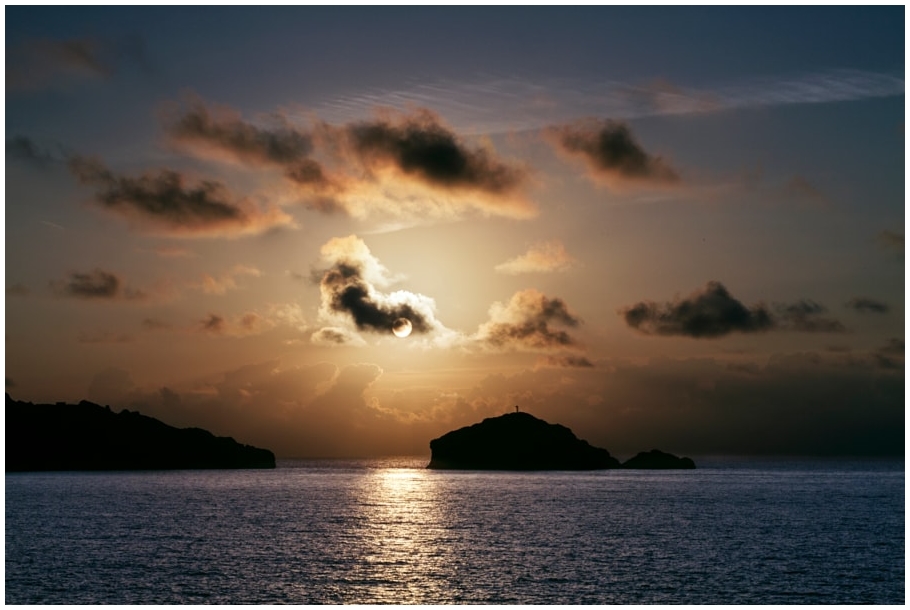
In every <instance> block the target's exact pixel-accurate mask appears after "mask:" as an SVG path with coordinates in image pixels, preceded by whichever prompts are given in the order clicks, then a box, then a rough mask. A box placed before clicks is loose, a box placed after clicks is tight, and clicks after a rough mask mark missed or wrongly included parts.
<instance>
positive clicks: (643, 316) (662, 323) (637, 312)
mask: <svg viewBox="0 0 910 610" xmlns="http://www.w3.org/2000/svg"><path fill="white" fill-rule="evenodd" d="M619 313H620V314H621V315H622V316H623V318H625V321H626V324H628V325H629V326H630V327H632V328H634V329H636V330H638V331H640V332H642V333H645V334H648V335H682V336H687V337H695V338H712V337H720V336H723V335H726V334H729V333H731V332H743V333H752V332H762V331H766V330H770V329H771V328H772V327H773V326H774V321H773V319H772V316H771V312H770V311H768V309H767V308H765V306H764V305H756V306H754V307H752V308H748V307H746V306H745V305H743V304H742V303H740V302H739V301H737V300H736V299H734V298H733V297H732V296H730V293H729V292H728V291H727V289H726V288H725V287H724V285H723V284H721V283H720V282H708V284H707V285H706V286H705V287H704V288H703V289H702V290H699V291H695V292H693V293H692V294H691V295H689V296H688V297H687V298H685V299H680V300H677V301H675V302H672V303H665V304H662V305H660V304H657V303H654V302H651V301H642V302H640V303H636V304H635V305H632V306H631V307H627V308H625V309H621V310H620V312H619Z"/></svg>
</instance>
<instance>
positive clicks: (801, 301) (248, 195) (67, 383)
mask: <svg viewBox="0 0 910 610" xmlns="http://www.w3.org/2000/svg"><path fill="white" fill-rule="evenodd" d="M5 22H6V30H5V31H6V153H5V154H6V157H5V159H6V163H5V170H6V191H5V201H6V214H5V223H6V248H5V263H6V264H5V275H6V277H5V281H6V292H5V308H6V316H5V337H6V351H5V363H6V391H7V393H8V394H9V395H10V396H12V397H13V398H15V399H17V400H24V401H32V402H36V403H41V402H44V403H46V402H57V401H67V402H78V401H80V400H82V399H87V400H90V401H93V402H96V403H99V404H103V405H110V406H111V407H112V408H113V409H115V410H120V409H130V410H138V411H140V412H141V413H143V414H145V415H149V416H152V417H156V418H158V419H161V420H162V421H164V422H165V423H168V424H170V425H174V426H178V427H189V426H198V427H202V428H205V429H208V430H210V431H212V432H213V433H215V434H217V435H223V436H232V437H234V438H235V439H236V440H238V441H240V442H243V443H247V444H253V445H257V446H261V447H267V448H269V449H271V450H273V451H274V452H275V453H276V455H278V456H279V457H343V456H348V457H369V456H381V455H429V441H430V440H431V439H433V438H436V437H438V436H440V435H442V434H444V433H445V432H447V431H449V430H453V429H456V428H459V427H462V426H465V425H470V424H473V423H476V422H479V421H480V420H482V419H483V418H485V417H492V416H497V415H500V414H502V413H505V412H509V411H512V410H514V407H515V406H516V405H518V406H519V407H520V409H521V410H522V411H526V412H529V413H531V414H533V415H535V416H537V417H540V418H542V419H545V420H547V421H549V422H551V423H560V424H562V425H565V426H568V427H569V428H571V429H572V430H573V431H574V432H575V433H576V435H577V436H579V437H580V438H583V439H585V440H588V441H589V442H590V443H592V444H593V445H596V446H599V447H604V448H606V449H608V450H609V451H611V453H613V455H615V456H618V457H619V458H620V459H625V458H627V457H629V456H631V455H634V454H635V453H637V452H638V451H643V450H648V449H651V448H659V449H662V450H664V451H670V452H674V453H677V454H685V455H696V456H697V455H757V454H775V455H903V452H904V294H905V292H904V281H905V267H904V235H905V231H904V225H905V219H904V203H903V202H904V192H905V188H904V167H905V158H904V151H905V136H904V116H905V112H904V57H905V53H904V27H905V19H904V7H903V6H884V7H872V8H865V7H799V8H791V7H751V8H742V7H736V8H730V7H727V8H716V7H700V8H692V7H654V6H639V7H573V8H553V7H549V8H547V7H498V8H483V7H448V8H426V7H424V8H414V7H397V8H383V7H335V8H327V7H321V8H317V7H268V8H260V7H195V8H182V7H173V6H171V7H29V6H7V7H6V9H5ZM399 335H405V336H399Z"/></svg>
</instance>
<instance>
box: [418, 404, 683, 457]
mask: <svg viewBox="0 0 910 610" xmlns="http://www.w3.org/2000/svg"><path fill="white" fill-rule="evenodd" d="M430 451H431V454H432V455H431V457H430V463H429V464H428V465H427V468H431V469H439V470H605V469H612V468H627V469H648V470H656V469H660V470H669V469H673V470H677V469H692V468H695V462H694V461H692V460H691V459H690V458H687V457H682V458H680V457H677V456H675V455H672V454H670V453H665V452H663V451H659V450H657V449H652V450H651V451H643V452H641V453H639V454H637V455H636V456H635V457H633V458H630V459H629V460H627V461H625V462H620V461H619V460H617V459H616V458H615V457H613V456H612V455H610V452H609V451H607V450H606V449H601V448H599V447H593V446H591V445H590V444H589V443H588V442H587V441H584V440H581V439H579V438H578V437H576V436H575V434H574V433H573V432H572V431H571V430H570V429H569V428H566V427H565V426H562V425H559V424H551V423H548V422H546V421H544V420H542V419H539V418H537V417H534V416H533V415H531V414H530V413H525V412H520V411H516V412H515V413H506V414H504V415H500V416H498V417H488V418H486V419H484V420H483V421H482V422H480V423H477V424H474V425H471V426H466V427H464V428H459V429H458V430H453V431H451V432H448V433H447V434H444V435H443V436H441V437H439V438H436V439H433V440H432V441H430Z"/></svg>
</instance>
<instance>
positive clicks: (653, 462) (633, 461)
mask: <svg viewBox="0 0 910 610" xmlns="http://www.w3.org/2000/svg"><path fill="white" fill-rule="evenodd" d="M622 467H623V468H629V469H638V470H688V469H692V468H695V462H693V461H692V459H691V458H687V457H682V458H681V457H676V456H675V455H673V454H671V453H664V452H663V451H658V450H657V449H652V450H651V451H642V452H641V453H639V454H638V455H636V456H635V457H633V458H629V459H628V460H626V461H625V462H623V464H622Z"/></svg>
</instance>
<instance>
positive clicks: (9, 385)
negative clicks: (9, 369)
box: [6, 377, 16, 389]
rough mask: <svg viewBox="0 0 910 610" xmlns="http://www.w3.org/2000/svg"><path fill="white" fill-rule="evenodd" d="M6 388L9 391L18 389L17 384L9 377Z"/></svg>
mask: <svg viewBox="0 0 910 610" xmlns="http://www.w3.org/2000/svg"><path fill="white" fill-rule="evenodd" d="M6 387H7V389H9V388H15V387H16V382H15V381H13V380H12V379H10V378H9V377H7V378H6Z"/></svg>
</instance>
